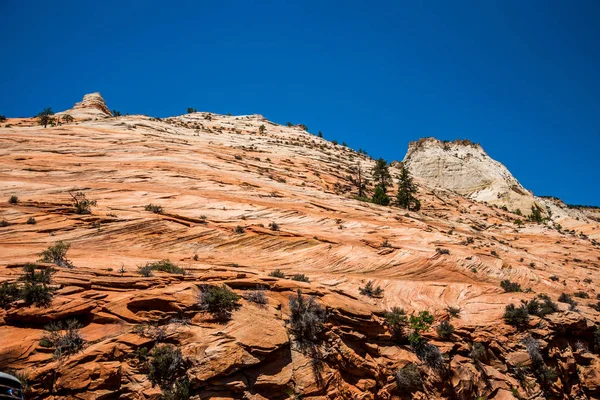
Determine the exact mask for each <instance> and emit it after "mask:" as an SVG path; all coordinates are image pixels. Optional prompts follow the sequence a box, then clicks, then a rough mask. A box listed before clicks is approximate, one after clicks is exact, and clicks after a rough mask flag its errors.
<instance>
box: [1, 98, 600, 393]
mask: <svg viewBox="0 0 600 400" xmlns="http://www.w3.org/2000/svg"><path fill="white" fill-rule="evenodd" d="M98 97H99V96H96V95H94V96H86V99H87V101H84V102H82V103H85V104H86V105H85V107H84V106H83V105H81V106H80V107H76V108H77V109H79V110H80V111H82V112H85V114H79V115H86V116H85V117H78V116H77V115H74V116H76V118H78V120H77V122H76V123H68V124H62V125H59V126H48V127H47V128H43V127H40V126H39V125H38V124H37V122H36V119H35V118H24V119H15V118H9V119H8V120H7V121H6V122H2V123H0V246H1V249H2V251H0V370H10V371H12V372H18V374H19V376H21V377H27V380H28V382H29V389H28V394H27V396H28V398H30V399H51V400H59V399H60V400H62V399H117V398H118V399H131V400H133V399H135V400H137V399H140V400H146V399H156V400H158V399H160V398H170V399H173V398H175V399H186V398H190V399H193V400H205V399H222V400H224V399H249V400H265V399H294V398H296V399H297V398H303V399H313V400H325V399H335V400H341V399H360V400H400V399H419V400H426V399H427V400H429V399H449V400H450V399H453V400H454V399H459V400H462V399H465V400H466V399H469V400H470V399H478V398H485V399H488V400H505V399H528V400H538V399H543V398H551V399H564V400H567V399H598V398H600V373H599V371H600V328H599V325H600V304H598V302H599V300H600V258H599V257H600V242H599V241H600V222H599V221H600V219H599V218H598V216H599V213H598V212H597V210H595V209H591V208H590V209H568V207H567V206H565V205H564V204H562V203H560V201H558V200H555V199H541V200H540V199H539V198H537V199H534V200H532V201H541V202H543V203H542V205H543V206H545V207H547V208H548V209H550V210H553V215H554V217H553V218H557V219H556V220H555V221H554V222H548V221H541V222H540V223H534V222H529V221H527V220H526V218H524V216H522V215H517V214H516V213H514V212H513V210H512V209H510V208H509V210H503V209H502V208H501V207H498V206H494V205H492V204H488V203H486V202H481V201H476V200H474V198H473V194H476V195H477V193H479V194H478V195H482V193H491V192H490V191H489V190H488V191H486V188H493V190H494V191H498V193H502V191H505V190H509V189H507V187H510V186H511V185H513V184H515V185H517V186H516V187H517V188H518V190H519V191H521V192H523V193H522V194H521V196H522V198H523V201H525V200H526V199H528V198H533V196H531V194H529V193H528V192H527V191H526V190H524V189H522V188H521V186H520V185H518V182H516V181H512V180H511V176H510V174H509V173H508V172H507V171H506V173H505V172H503V171H504V170H503V169H502V168H500V167H498V165H496V164H494V163H493V162H490V161H489V160H488V158H486V157H487V156H485V153H483V150H481V149H480V147H478V146H473V145H470V144H468V143H463V144H460V143H455V144H448V149H449V150H445V149H444V144H443V143H441V142H439V143H438V142H434V141H432V140H431V139H427V140H426V141H425V142H424V144H423V145H424V146H425V147H426V149H418V148H416V147H415V146H416V145H413V146H412V147H411V149H412V153H411V152H409V153H411V154H409V155H408V156H407V160H406V163H407V165H409V166H410V168H411V170H412V171H413V173H415V174H416V173H417V172H418V171H419V169H421V170H422V171H423V174H422V175H420V176H418V177H416V179H415V183H416V184H417V186H418V192H417V193H415V196H417V197H418V199H419V200H420V201H421V209H420V210H419V211H418V212H415V211H407V210H405V209H400V208H398V207H395V206H389V207H384V206H379V205H376V204H373V203H371V202H369V201H364V200H365V197H362V198H359V197H358V196H357V194H358V191H357V185H356V177H357V171H356V167H357V165H360V166H361V168H362V171H361V172H362V180H363V182H365V183H366V184H365V189H364V190H365V194H366V196H371V195H372V194H373V193H374V188H375V185H374V184H373V179H372V176H371V173H370V171H371V168H372V167H373V165H374V164H375V161H374V160H373V159H372V158H370V157H368V156H367V155H365V154H363V153H362V152H360V153H359V152H357V151H354V150H352V149H350V148H348V147H346V146H341V145H338V144H335V143H332V142H329V141H327V140H325V139H323V138H320V137H317V136H315V135H312V134H310V133H309V132H307V131H306V130H304V129H303V127H302V126H300V125H298V126H292V127H288V126H281V125H278V124H275V123H273V122H270V121H268V120H266V119H265V118H264V117H262V116H260V115H245V116H230V115H219V114H214V113H209V112H194V113H190V114H185V115H181V116H175V117H170V118H163V119H159V118H152V117H148V116H144V115H129V116H123V117H120V118H102V117H100V116H99V115H100V114H97V115H98V117H97V118H96V117H93V116H92V115H94V114H93V113H101V114H104V115H105V116H108V114H107V113H106V112H105V111H106V110H104V111H103V110H102V107H100V108H98V107H96V106H94V104H96V105H99V104H100V103H99V101H98ZM94 98H96V100H95V101H91V100H92V99H94ZM101 104H104V102H103V101H102V102H101ZM76 108H74V109H73V110H75V109H76ZM86 110H87V111H86ZM90 110H96V111H93V112H92V114H89V112H90ZM71 111H72V110H71ZM425 150H426V151H427V153H426V152H425ZM419 152H421V153H420V154H419ZM469 153H471V155H469ZM424 154H430V155H431V156H432V157H434V160H427V159H425V157H424ZM451 154H453V155H451ZM456 154H457V155H456ZM435 157H444V159H445V160H447V161H445V162H444V163H441V164H440V163H439V162H438V161H436V159H435ZM452 157H455V158H456V160H454V159H452ZM460 157H463V158H464V159H465V160H466V159H468V158H473V160H472V161H470V164H465V163H463V164H460V165H459V160H461V158H460ZM450 160H453V161H450ZM447 163H452V168H453V171H457V175H456V177H455V178H453V179H452V180H449V181H447V182H446V181H445V179H448V178H445V177H443V176H442V175H443V174H442V173H441V172H439V170H440V169H441V170H445V168H446V167H445V165H447ZM436 165H437V167H436ZM468 166H472V167H473V168H478V170H477V171H478V172H477V173H475V172H473V171H468V170H467V169H466V168H467V167H468ZM436 168H437V170H436ZM469 168H470V167H469ZM390 169H391V173H392V176H395V175H396V174H397V173H398V172H399V170H398V169H397V168H395V167H392V168H390ZM436 171H437V172H436ZM482 171H483V172H482ZM485 174H487V175H485ZM478 175H483V178H482V177H481V176H478ZM429 176H431V177H434V178H436V177H437V178H436V179H439V181H435V180H434V179H432V180H429V178H428V177H429ZM461 176H462V178H460V179H459V178H458V177H461ZM461 179H464V180H466V182H461ZM512 179H514V178H512ZM515 182H516V183H515ZM442 184H444V185H448V186H452V187H453V188H454V189H453V191H450V190H446V189H441V187H442ZM395 189H396V188H390V189H389V193H390V194H391V193H392V192H393V191H395ZM78 192H81V193H83V195H75V193H78ZM459 192H460V193H459ZM461 193H462V194H461ZM494 193H495V192H494ZM515 193H517V192H515ZM81 196H84V197H85V198H86V199H87V200H89V201H92V203H90V204H88V206H89V207H90V208H91V209H90V210H89V211H90V212H89V213H87V212H78V211H81V210H80V209H77V208H76V207H75V206H74V200H75V199H80V200H81V199H82V198H83V197H81ZM507 196H510V194H509V195H507ZM509 199H512V198H509ZM515 199H516V200H518V198H515ZM516 200H515V201H516ZM490 203H491V202H490ZM499 204H501V203H499ZM515 204H516V203H515ZM521 207H522V208H523V211H524V212H525V209H526V206H525V205H523V206H521ZM565 209H568V212H563V211H561V210H565ZM571 212H574V213H576V214H571ZM557 221H558V222H560V226H559V225H558V223H557ZM59 241H60V242H62V243H61V245H60V246H59V247H58V248H57V247H56V245H57V242H59ZM66 245H68V246H70V247H67V249H66V252H67V254H66V255H65V254H63V253H64V251H65V246H66ZM49 248H53V249H54V250H53V251H48V250H47V249H49ZM61 249H62V252H61ZM42 253H44V255H42ZM61 257H64V258H67V259H68V262H67V261H65V260H64V259H63V258H61ZM166 260H168V261H166ZM51 268H54V269H55V270H56V272H55V273H52V272H51V271H52V269H51ZM32 270H33V272H34V273H32ZM36 271H37V272H36ZM42 271H48V272H42ZM32 282H34V283H36V282H37V284H34V283H32ZM32 287H36V288H37V290H38V291H35V290H32V289H31V288H32ZM215 288H219V289H221V290H223V291H224V292H221V296H214V297H213V300H211V301H214V298H217V299H221V300H223V299H225V300H227V299H229V300H231V301H232V302H233V301H234V300H233V299H237V300H235V302H237V305H235V306H231V307H228V308H227V309H224V307H222V308H218V307H216V309H215V308H211V307H207V306H206V304H207V302H208V300H207V299H208V298H209V296H207V293H208V292H207V291H208V290H211V289H215ZM368 288H371V289H373V290H367V289H368ZM377 288H380V291H377ZM298 291H300V292H301V294H302V295H303V296H305V297H304V299H305V300H306V302H302V303H301V304H300V302H298V301H297V300H294V296H297V294H298ZM48 292H50V293H51V294H52V295H53V297H52V298H51V299H50V301H43V302H37V303H36V302H34V301H32V299H33V300H36V299H37V300H39V295H40V294H44V293H48ZM231 292H233V295H232V293H231ZM223 293H226V295H223ZM36 296H38V297H36ZM238 296H239V297H238ZM309 297H312V298H313V300H312V302H310V301H309V300H308V298H309ZM290 299H291V300H290ZM296 299H297V298H296ZM42 300H48V299H43V298H42ZM221 300H220V301H221ZM36 304H38V305H36ZM299 304H300V305H299ZM511 304H512V305H513V306H514V307H515V309H513V311H512V312H511V313H510V314H509V315H508V317H509V318H508V319H506V318H504V316H505V312H506V310H507V306H508V310H509V311H510V310H511V309H510V305H511ZM317 305H318V306H317ZM319 307H321V308H322V310H321V309H320V308H319ZM400 309H402V310H403V311H404V312H405V317H406V320H405V319H404V318H403V314H402V313H401V312H400ZM299 310H300V311H299ZM306 310H309V311H310V314H308V315H307V314H301V316H302V318H299V317H298V313H299V312H302V313H304V312H306ZM514 310H516V311H514ZM392 311H393V313H392V314H391V315H390V314H389V313H390V312H392ZM425 311H426V312H428V313H430V314H431V318H432V319H433V320H434V322H433V324H430V323H429V322H427V321H430V317H429V314H426V313H424V312H425ZM542 311H543V312H542ZM225 317H228V318H225ZM410 317H412V318H410ZM70 320H76V321H78V323H79V324H80V325H81V328H80V329H79V330H77V329H74V330H72V331H71V332H67V330H66V329H63V330H62V331H61V330H58V331H57V330H56V329H57V328H56V326H57V325H56V324H57V323H62V324H63V325H62V326H63V328H64V327H65V324H67V321H70ZM51 323H52V325H51V326H50V327H48V326H49V324H51ZM321 323H322V324H321ZM448 323H449V324H450V326H448ZM303 327H304V328H305V329H306V331H303V330H302V329H304V328H303ZM452 328H453V329H452ZM48 329H50V331H48ZM65 332H66V333H65ZM306 332H308V333H306ZM303 334H304V336H303ZM409 334H410V339H409ZM415 335H416V336H415ZM66 345H69V346H71V347H68V346H66ZM165 346H167V347H166V348H168V349H171V351H172V352H173V353H169V354H176V357H175V356H173V359H174V360H175V361H176V362H175V363H172V364H170V363H163V365H162V367H164V368H167V370H168V372H169V374H168V376H167V379H166V382H164V381H160V380H158V383H157V375H156V372H157V371H156V369H155V368H154V367H156V365H154V364H152V362H153V361H154V360H155V359H156V358H158V355H160V354H161V353H160V352H159V350H161V349H162V350H164V349H165ZM157 354H158V355H157ZM162 354H163V355H164V353H162ZM159 364H160V363H159ZM165 364H166V365H167V367H165ZM171 365H173V368H169V366H171ZM151 367H152V368H151ZM158 367H160V365H158ZM159 378H160V376H159ZM175 382H177V383H178V386H177V387H174V386H173V385H174V383H175ZM155 383H157V384H155ZM186 385H187V386H186ZM176 389H177V390H179V391H178V392H177V393H176V394H174V393H173V391H175V390H176ZM185 389H188V390H187V391H186V390H185ZM163 396H164V397H163Z"/></svg>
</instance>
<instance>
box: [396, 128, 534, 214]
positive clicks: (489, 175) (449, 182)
mask: <svg viewBox="0 0 600 400" xmlns="http://www.w3.org/2000/svg"><path fill="white" fill-rule="evenodd" d="M403 163H404V164H405V165H406V167H407V168H408V169H409V171H410V172H411V173H412V174H413V175H414V176H416V177H419V178H421V179H423V180H424V181H426V182H427V183H428V184H429V185H431V186H435V187H440V188H444V189H448V190H452V191H454V192H456V193H458V194H461V195H464V196H468V197H470V198H471V199H473V200H477V201H484V202H487V203H489V204H494V205H499V206H506V207H508V208H509V209H511V210H516V209H520V210H522V212H524V213H529V211H530V210H531V207H532V206H533V205H534V204H536V205H537V204H538V202H537V201H536V199H535V198H534V196H533V194H532V193H531V192H529V191H528V190H527V189H525V188H524V187H523V186H522V185H521V184H520V183H519V181H517V179H515V177H514V176H512V174H511V173H510V172H509V171H508V169H506V167H505V166H504V165H502V163H500V162H498V161H496V160H493V159H492V158H491V157H490V156H489V155H488V154H487V153H486V152H485V151H484V150H483V147H481V145H480V144H478V143H472V142H471V141H469V140H455V141H453V142H443V141H441V140H438V139H434V138H425V139H420V140H419V141H416V142H411V143H410V144H409V146H408V152H407V153H406V156H405V157H404V161H403Z"/></svg>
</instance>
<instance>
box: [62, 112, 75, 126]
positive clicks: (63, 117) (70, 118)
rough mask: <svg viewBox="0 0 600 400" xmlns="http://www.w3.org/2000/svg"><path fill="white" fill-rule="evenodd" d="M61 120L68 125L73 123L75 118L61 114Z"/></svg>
mask: <svg viewBox="0 0 600 400" xmlns="http://www.w3.org/2000/svg"><path fill="white" fill-rule="evenodd" d="M62 120H63V122H65V123H67V124H68V123H69V122H73V121H74V120H75V118H73V117H72V116H70V115H69V114H63V116H62Z"/></svg>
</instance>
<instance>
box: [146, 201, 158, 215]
mask: <svg viewBox="0 0 600 400" xmlns="http://www.w3.org/2000/svg"><path fill="white" fill-rule="evenodd" d="M144 209H145V210H146V211H151V212H153V213H154V214H162V213H163V208H162V206H159V205H155V204H152V203H150V204H148V205H147V206H146V207H144Z"/></svg>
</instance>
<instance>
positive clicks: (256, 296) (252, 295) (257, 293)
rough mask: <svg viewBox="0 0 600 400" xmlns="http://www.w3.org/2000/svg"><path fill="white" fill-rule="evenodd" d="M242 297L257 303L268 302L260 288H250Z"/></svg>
mask: <svg viewBox="0 0 600 400" xmlns="http://www.w3.org/2000/svg"><path fill="white" fill-rule="evenodd" d="M244 298H245V299H246V300H248V301H250V302H252V303H256V304H259V305H265V304H267V303H269V300H267V296H266V295H265V291H264V290H262V289H258V290H250V291H248V292H247V293H246V295H245V296H244Z"/></svg>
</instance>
